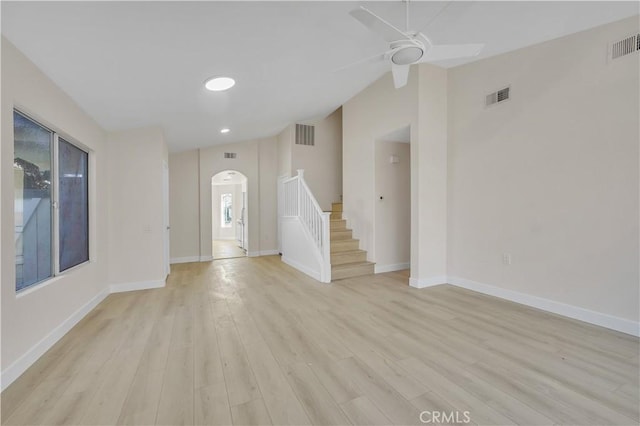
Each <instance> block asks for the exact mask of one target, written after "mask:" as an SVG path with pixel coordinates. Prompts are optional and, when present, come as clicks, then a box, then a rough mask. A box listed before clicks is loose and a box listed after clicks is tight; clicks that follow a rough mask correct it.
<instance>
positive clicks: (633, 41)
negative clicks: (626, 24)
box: [610, 33, 640, 59]
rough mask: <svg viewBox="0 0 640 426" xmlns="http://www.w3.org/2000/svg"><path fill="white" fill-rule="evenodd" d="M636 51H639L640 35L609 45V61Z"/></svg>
mask: <svg viewBox="0 0 640 426" xmlns="http://www.w3.org/2000/svg"><path fill="white" fill-rule="evenodd" d="M638 51H640V33H638V34H634V35H632V36H629V37H627V38H624V39H622V40H619V41H616V42H613V43H611V49H610V52H611V54H610V57H611V59H618V58H620V57H622V56H626V55H630V54H632V53H633V52H638Z"/></svg>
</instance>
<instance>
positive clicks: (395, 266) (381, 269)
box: [373, 263, 410, 274]
mask: <svg viewBox="0 0 640 426" xmlns="http://www.w3.org/2000/svg"><path fill="white" fill-rule="evenodd" d="M409 265H410V264H409V263H392V264H389V265H378V264H376V265H375V266H374V267H373V271H374V273H375V274H383V273H385V272H394V271H402V270H405V269H409Z"/></svg>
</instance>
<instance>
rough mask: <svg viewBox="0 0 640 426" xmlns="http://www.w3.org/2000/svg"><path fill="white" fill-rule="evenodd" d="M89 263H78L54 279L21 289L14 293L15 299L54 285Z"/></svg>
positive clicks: (89, 262) (88, 261)
mask: <svg viewBox="0 0 640 426" xmlns="http://www.w3.org/2000/svg"><path fill="white" fill-rule="evenodd" d="M91 263H92V262H91V260H87V261H86V262H83V263H80V264H78V265H76V266H74V267H72V268H69V269H67V270H66V271H64V272H60V273H59V274H58V275H56V276H54V277H50V278H47V279H45V280H44V281H40V282H39V283H37V284H32V285H30V286H29V287H27V288H23V289H22V290H20V291H18V292H16V299H21V298H23V297H25V296H27V295H29V294H31V293H33V292H35V291H38V290H40V289H41V288H44V287H48V286H50V285H51V284H53V283H55V282H57V281H60V280H61V279H62V278H65V277H66V276H68V275H69V274H70V273H72V272H73V271H75V270H77V269H80V268H82V267H84V266H86V265H89V264H91Z"/></svg>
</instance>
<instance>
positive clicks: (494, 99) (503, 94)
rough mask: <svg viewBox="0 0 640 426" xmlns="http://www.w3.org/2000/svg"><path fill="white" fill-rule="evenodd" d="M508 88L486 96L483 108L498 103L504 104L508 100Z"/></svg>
mask: <svg viewBox="0 0 640 426" xmlns="http://www.w3.org/2000/svg"><path fill="white" fill-rule="evenodd" d="M509 89H510V87H505V88H504V89H500V90H498V91H497V92H493V93H490V94H488V95H487V98H486V101H485V106H491V105H494V104H497V103H500V102H504V101H506V100H508V99H509Z"/></svg>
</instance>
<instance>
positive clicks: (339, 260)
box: [331, 249, 367, 267]
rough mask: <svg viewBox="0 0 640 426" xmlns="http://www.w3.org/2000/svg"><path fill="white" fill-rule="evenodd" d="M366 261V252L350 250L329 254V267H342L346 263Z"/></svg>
mask: <svg viewBox="0 0 640 426" xmlns="http://www.w3.org/2000/svg"><path fill="white" fill-rule="evenodd" d="M366 260H367V252H366V251H364V250H360V249H358V250H350V251H342V252H336V253H331V266H332V267H333V266H334V265H344V264H346V263H355V262H365V261H366Z"/></svg>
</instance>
